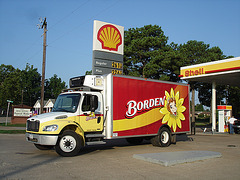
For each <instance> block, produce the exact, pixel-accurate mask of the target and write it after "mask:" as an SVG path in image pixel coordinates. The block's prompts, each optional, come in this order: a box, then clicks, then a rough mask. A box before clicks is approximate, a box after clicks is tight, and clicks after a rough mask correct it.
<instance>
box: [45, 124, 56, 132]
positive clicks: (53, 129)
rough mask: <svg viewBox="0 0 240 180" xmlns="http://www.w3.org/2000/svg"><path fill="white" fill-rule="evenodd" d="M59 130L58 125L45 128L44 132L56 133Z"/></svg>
mask: <svg viewBox="0 0 240 180" xmlns="http://www.w3.org/2000/svg"><path fill="white" fill-rule="evenodd" d="M57 129H58V125H56V124H54V125H50V126H45V127H44V128H43V131H56V130H57Z"/></svg>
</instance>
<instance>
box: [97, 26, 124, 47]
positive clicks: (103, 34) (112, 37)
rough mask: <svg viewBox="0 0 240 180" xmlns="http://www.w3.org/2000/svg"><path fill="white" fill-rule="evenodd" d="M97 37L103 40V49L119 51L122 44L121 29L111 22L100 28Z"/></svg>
mask: <svg viewBox="0 0 240 180" xmlns="http://www.w3.org/2000/svg"><path fill="white" fill-rule="evenodd" d="M97 39H98V40H99V41H100V42H101V44H102V49H107V50H109V51H118V47H119V46H120V45H121V44H122V36H121V33H120V31H119V30H118V29H117V28H116V27H115V26H113V25H110V24H107V25H105V26H102V27H101V28H100V29H99V31H98V34H97Z"/></svg>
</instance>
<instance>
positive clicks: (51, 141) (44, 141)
mask: <svg viewBox="0 0 240 180" xmlns="http://www.w3.org/2000/svg"><path fill="white" fill-rule="evenodd" d="M26 140H27V141H28V142H31V143H35V144H41V145H52V146H55V145H56V144H57V140H58V135H40V134H32V133H26Z"/></svg>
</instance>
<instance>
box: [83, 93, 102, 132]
mask: <svg viewBox="0 0 240 180" xmlns="http://www.w3.org/2000/svg"><path fill="white" fill-rule="evenodd" d="M94 100H95V105H94V102H93V101H94ZM81 103H82V104H81V106H80V108H81V109H80V125H81V127H82V129H83V130H84V132H96V131H102V130H103V104H102V95H101V94H100V93H94V94H84V95H83V99H82V102H81ZM94 106H95V107H94Z"/></svg>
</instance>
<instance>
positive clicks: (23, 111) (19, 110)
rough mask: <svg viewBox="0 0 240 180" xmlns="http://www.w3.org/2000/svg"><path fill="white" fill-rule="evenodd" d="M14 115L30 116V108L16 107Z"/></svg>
mask: <svg viewBox="0 0 240 180" xmlns="http://www.w3.org/2000/svg"><path fill="white" fill-rule="evenodd" d="M14 116H23V117H30V109H22V108H14Z"/></svg>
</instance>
